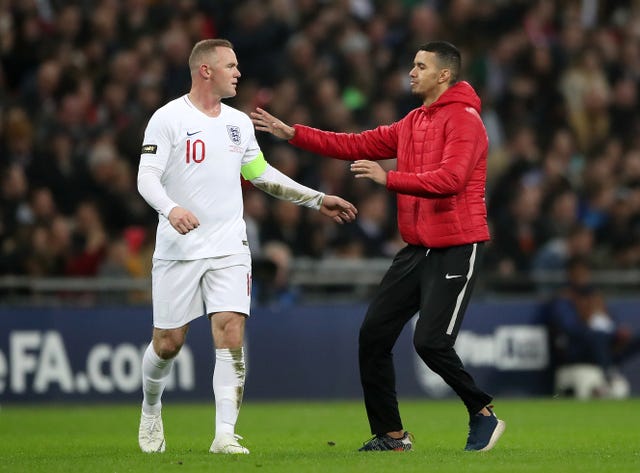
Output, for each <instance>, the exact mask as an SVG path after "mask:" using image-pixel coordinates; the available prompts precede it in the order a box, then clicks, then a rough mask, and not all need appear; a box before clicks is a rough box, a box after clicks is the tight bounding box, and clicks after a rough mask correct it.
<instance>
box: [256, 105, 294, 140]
mask: <svg viewBox="0 0 640 473" xmlns="http://www.w3.org/2000/svg"><path fill="white" fill-rule="evenodd" d="M251 121H252V122H253V124H254V125H255V127H256V130H260V131H266V132H267V133H271V134H272V135H273V136H277V137H278V138H282V139H283V140H287V141H288V140H290V139H291V138H293V137H294V135H295V134H296V130H295V128H293V127H290V126H289V125H287V124H286V123H284V122H283V121H282V120H279V119H277V118H276V117H274V116H273V115H271V114H270V113H269V112H267V111H265V110H263V109H261V108H260V107H256V111H255V112H251Z"/></svg>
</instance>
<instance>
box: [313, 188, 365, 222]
mask: <svg viewBox="0 0 640 473" xmlns="http://www.w3.org/2000/svg"><path fill="white" fill-rule="evenodd" d="M320 213H321V214H322V215H326V216H327V217H331V218H332V219H333V221H334V222H336V223H340V224H342V223H345V222H351V221H353V220H354V219H355V218H356V214H357V213H358V209H356V207H355V206H354V205H353V204H352V203H351V202H348V201H346V200H344V199H343V198H341V197H338V196H335V195H325V196H324V199H322V205H321V206H320Z"/></svg>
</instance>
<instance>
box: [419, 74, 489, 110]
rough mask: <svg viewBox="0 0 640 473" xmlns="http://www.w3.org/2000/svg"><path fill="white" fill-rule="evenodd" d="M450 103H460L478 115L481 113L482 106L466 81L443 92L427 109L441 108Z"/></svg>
mask: <svg viewBox="0 0 640 473" xmlns="http://www.w3.org/2000/svg"><path fill="white" fill-rule="evenodd" d="M451 103H462V104H464V105H466V106H468V107H473V108H474V109H475V110H476V111H477V112H478V113H480V112H481V109H482V105H481V103H480V97H478V94H476V91H475V90H473V87H471V84H469V83H468V82H466V81H461V82H457V83H455V84H454V85H452V86H451V87H449V88H448V89H447V90H445V91H444V92H443V93H442V95H441V96H440V97H438V100H436V101H435V102H433V103H432V104H431V105H429V107H427V108H428V109H429V108H432V107H433V108H436V107H442V106H444V105H448V104H451Z"/></svg>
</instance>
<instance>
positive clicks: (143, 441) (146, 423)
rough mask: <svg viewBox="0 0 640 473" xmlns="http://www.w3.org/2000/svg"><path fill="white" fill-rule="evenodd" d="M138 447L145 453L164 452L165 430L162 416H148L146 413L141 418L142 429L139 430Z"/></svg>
mask: <svg viewBox="0 0 640 473" xmlns="http://www.w3.org/2000/svg"><path fill="white" fill-rule="evenodd" d="M138 445H140V449H141V450H142V451H143V452H145V453H159V452H164V449H165V446H166V444H165V441H164V428H163V427H162V416H161V415H160V414H157V415H147V414H145V413H144V412H143V413H142V415H141V416H140V428H139V429H138Z"/></svg>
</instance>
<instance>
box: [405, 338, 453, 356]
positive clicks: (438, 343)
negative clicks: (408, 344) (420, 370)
mask: <svg viewBox="0 0 640 473" xmlns="http://www.w3.org/2000/svg"><path fill="white" fill-rule="evenodd" d="M413 346H414V348H415V350H416V352H418V354H419V355H421V356H422V357H423V358H425V357H429V355H430V354H433V353H438V352H441V351H443V350H449V349H450V348H451V347H452V346H453V342H452V340H451V339H450V337H448V336H438V335H433V334H430V335H422V336H419V335H418V334H416V335H414V337H413Z"/></svg>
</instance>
